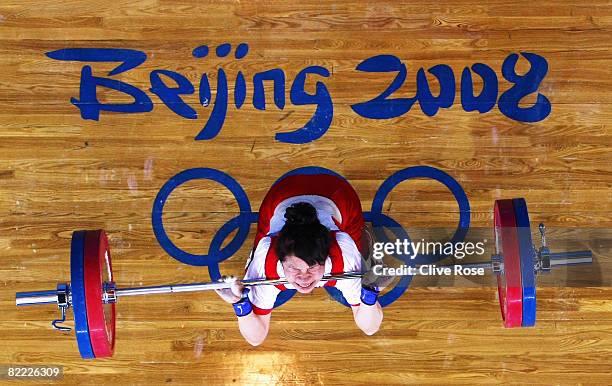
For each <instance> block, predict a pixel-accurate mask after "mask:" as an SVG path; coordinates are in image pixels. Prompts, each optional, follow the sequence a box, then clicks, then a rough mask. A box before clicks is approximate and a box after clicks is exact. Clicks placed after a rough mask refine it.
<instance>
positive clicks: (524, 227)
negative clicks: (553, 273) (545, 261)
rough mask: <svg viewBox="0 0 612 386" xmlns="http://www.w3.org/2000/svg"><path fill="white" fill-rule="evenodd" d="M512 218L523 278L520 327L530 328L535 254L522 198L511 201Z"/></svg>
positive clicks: (533, 304) (532, 313) (533, 298)
mask: <svg viewBox="0 0 612 386" xmlns="http://www.w3.org/2000/svg"><path fill="white" fill-rule="evenodd" d="M512 205H513V206H514V217H515V218H516V227H517V234H518V242H519V250H520V254H521V275H522V276H523V283H522V286H523V320H522V323H521V326H522V327H532V326H534V325H535V322H536V278H535V271H534V264H535V257H536V252H535V249H534V247H533V240H532V238H531V228H530V224H529V212H528V211H527V203H526V202H525V199H524V198H515V199H513V200H512Z"/></svg>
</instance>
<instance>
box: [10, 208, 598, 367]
mask: <svg viewBox="0 0 612 386" xmlns="http://www.w3.org/2000/svg"><path fill="white" fill-rule="evenodd" d="M493 222H494V227H493V229H494V231H493V233H494V238H495V254H493V255H492V256H491V259H490V261H486V262H479V263H466V264H453V265H450V266H449V265H446V266H444V267H459V266H460V267H462V268H485V269H490V270H492V271H493V273H495V275H496V277H497V287H498V294H499V304H500V308H501V314H502V318H503V321H504V326H505V327H530V326H534V325H535V321H536V291H535V289H536V275H539V274H541V273H546V272H549V271H550V270H551V269H552V267H554V266H560V265H574V264H585V263H592V261H593V257H592V253H591V251H589V250H584V251H573V252H562V253H551V252H550V250H549V248H548V246H547V243H546V236H545V226H544V224H540V226H539V230H540V236H541V241H542V245H541V247H540V248H539V249H538V250H536V248H535V246H534V244H533V241H532V236H531V229H530V222H529V215H528V212H527V205H526V202H525V200H524V199H522V198H516V199H511V200H510V199H507V200H497V201H495V206H494V216H493ZM416 273H418V270H417V271H416ZM364 274H365V273H362V272H343V273H338V274H327V275H324V276H323V278H322V279H321V281H329V280H348V279H359V278H361V277H362V276H363V275H364ZM70 278H71V281H70V283H60V284H58V285H57V288H56V289H54V290H46V291H30V292H18V293H16V296H15V303H16V305H17V306H30V305H41V304H56V305H57V306H58V307H59V310H60V314H61V319H56V320H54V321H52V322H51V324H52V325H53V327H54V328H56V329H58V330H61V331H70V330H71V329H70V328H69V327H66V326H63V325H60V323H63V322H65V321H66V312H67V310H68V309H69V308H72V310H73V315H74V330H75V335H76V340H77V345H78V348H79V352H80V354H81V356H82V357H83V358H84V359H92V358H103V357H110V356H112V355H113V352H114V347H115V324H116V313H115V304H116V303H117V301H118V299H119V298H121V297H127V296H139V295H153V294H169V293H178V292H196V291H208V290H214V289H224V288H230V286H231V283H230V282H227V281H215V282H202V283H185V284H166V285H157V286H147V287H135V288H118V287H117V286H116V285H115V281H114V275H113V269H112V264H111V255H110V249H109V244H108V238H107V236H106V233H105V232H104V231H103V230H95V231H75V232H74V233H73V234H72V241H71V248H70ZM242 283H243V284H244V286H246V287H252V286H258V285H278V284H287V283H288V282H287V280H286V279H285V278H280V279H266V278H261V279H252V280H244V281H242Z"/></svg>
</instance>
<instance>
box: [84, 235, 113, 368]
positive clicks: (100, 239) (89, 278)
mask: <svg viewBox="0 0 612 386" xmlns="http://www.w3.org/2000/svg"><path fill="white" fill-rule="evenodd" d="M84 254H85V258H84V260H85V304H86V305H87V322H88V324H89V339H90V340H91V346H92V349H93V351H94V355H95V357H96V358H104V357H110V356H112V355H113V351H114V349H115V317H116V315H115V304H105V303H104V302H103V301H102V293H103V284H104V283H108V282H111V281H113V273H112V266H111V257H110V251H109V248H108V239H107V237H106V233H104V231H103V230H98V231H87V232H86V234H85V247H84Z"/></svg>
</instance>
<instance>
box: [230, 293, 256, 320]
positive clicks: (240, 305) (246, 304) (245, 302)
mask: <svg viewBox="0 0 612 386" xmlns="http://www.w3.org/2000/svg"><path fill="white" fill-rule="evenodd" d="M248 293H249V291H248V290H246V291H245V292H244V293H243V294H242V299H240V300H238V301H237V302H236V303H232V307H234V313H236V316H238V317H242V316H247V315H248V314H250V313H251V312H253V305H252V304H251V301H250V300H249V296H248Z"/></svg>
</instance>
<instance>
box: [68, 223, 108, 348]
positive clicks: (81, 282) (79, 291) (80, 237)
mask: <svg viewBox="0 0 612 386" xmlns="http://www.w3.org/2000/svg"><path fill="white" fill-rule="evenodd" d="M84 245H85V231H75V232H74V233H72V242H71V243H70V291H71V295H72V313H73V314H74V332H75V335H76V339H77V345H78V346H79V352H80V353H81V357H82V358H83V359H94V358H95V357H96V356H95V355H94V352H93V349H92V347H91V341H90V340H89V325H88V323H87V307H86V306H85V262H84V258H85V253H84ZM100 301H102V300H100Z"/></svg>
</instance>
